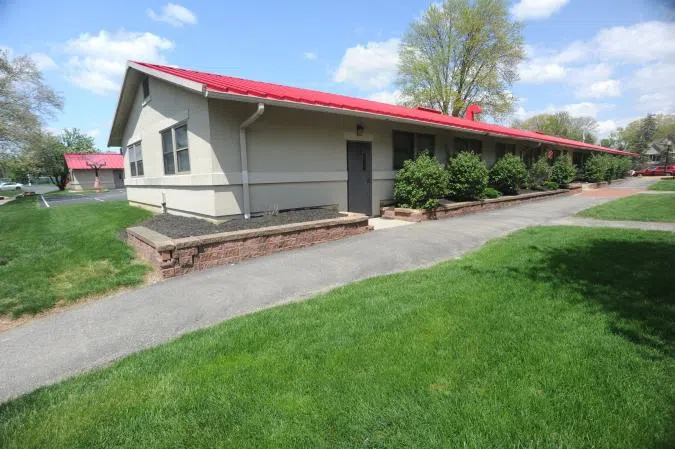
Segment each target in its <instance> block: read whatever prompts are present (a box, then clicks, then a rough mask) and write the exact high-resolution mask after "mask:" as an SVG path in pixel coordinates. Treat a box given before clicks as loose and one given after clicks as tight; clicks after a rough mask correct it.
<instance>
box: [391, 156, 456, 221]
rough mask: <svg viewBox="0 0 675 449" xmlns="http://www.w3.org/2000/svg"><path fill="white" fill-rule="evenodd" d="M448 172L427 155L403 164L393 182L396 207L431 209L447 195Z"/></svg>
mask: <svg viewBox="0 0 675 449" xmlns="http://www.w3.org/2000/svg"><path fill="white" fill-rule="evenodd" d="M448 179H449V176H448V172H447V171H446V170H445V169H444V168H443V166H442V165H441V164H439V163H438V161H437V160H436V158H434V157H433V156H431V155H429V153H427V152H424V153H421V154H420V155H419V156H417V158H416V159H415V160H408V161H405V162H404V163H403V168H402V169H400V170H399V171H398V172H397V173H396V180H395V181H394V199H395V200H396V205H397V206H398V207H407V208H412V209H433V208H434V207H436V206H438V200H439V199H441V198H444V197H445V196H446V195H447V194H448Z"/></svg>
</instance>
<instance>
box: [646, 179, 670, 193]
mask: <svg viewBox="0 0 675 449" xmlns="http://www.w3.org/2000/svg"><path fill="white" fill-rule="evenodd" d="M649 190H660V191H666V192H675V178H673V179H667V180H661V181H659V182H655V183H654V184H652V185H650V186H649Z"/></svg>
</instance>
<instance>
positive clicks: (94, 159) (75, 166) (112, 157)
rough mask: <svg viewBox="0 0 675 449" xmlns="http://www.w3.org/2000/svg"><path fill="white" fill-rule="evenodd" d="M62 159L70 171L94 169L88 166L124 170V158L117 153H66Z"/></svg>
mask: <svg viewBox="0 0 675 449" xmlns="http://www.w3.org/2000/svg"><path fill="white" fill-rule="evenodd" d="M63 157H64V158H65V159H66V166H68V168H69V169H70V170H93V169H94V167H92V166H91V165H88V164H92V165H96V166H98V168H101V169H104V170H123V169H124V156H123V155H121V154H119V153H88V154H80V153H66V154H64V155H63Z"/></svg>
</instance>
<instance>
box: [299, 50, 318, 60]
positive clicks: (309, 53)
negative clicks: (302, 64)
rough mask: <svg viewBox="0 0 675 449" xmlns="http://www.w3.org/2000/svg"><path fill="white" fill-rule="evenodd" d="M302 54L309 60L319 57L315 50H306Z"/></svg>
mask: <svg viewBox="0 0 675 449" xmlns="http://www.w3.org/2000/svg"><path fill="white" fill-rule="evenodd" d="M302 56H303V57H304V58H305V59H307V60H309V61H315V60H316V59H317V58H318V57H319V55H317V54H316V52H313V51H306V52H304V53H303V54H302Z"/></svg>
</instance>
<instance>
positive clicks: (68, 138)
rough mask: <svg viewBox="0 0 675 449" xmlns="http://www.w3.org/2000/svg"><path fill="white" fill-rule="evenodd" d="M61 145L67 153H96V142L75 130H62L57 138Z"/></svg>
mask: <svg viewBox="0 0 675 449" xmlns="http://www.w3.org/2000/svg"><path fill="white" fill-rule="evenodd" d="M59 140H60V141H61V144H63V146H64V147H65V148H66V150H67V152H68V153H96V152H97V149H96V142H95V141H94V138H93V137H91V136H88V135H86V134H83V133H82V132H81V131H80V130H79V129H77V128H71V129H64V130H63V132H62V133H61V135H60V136H59Z"/></svg>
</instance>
